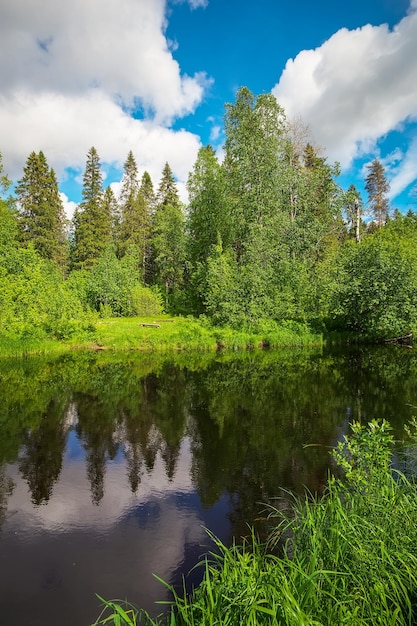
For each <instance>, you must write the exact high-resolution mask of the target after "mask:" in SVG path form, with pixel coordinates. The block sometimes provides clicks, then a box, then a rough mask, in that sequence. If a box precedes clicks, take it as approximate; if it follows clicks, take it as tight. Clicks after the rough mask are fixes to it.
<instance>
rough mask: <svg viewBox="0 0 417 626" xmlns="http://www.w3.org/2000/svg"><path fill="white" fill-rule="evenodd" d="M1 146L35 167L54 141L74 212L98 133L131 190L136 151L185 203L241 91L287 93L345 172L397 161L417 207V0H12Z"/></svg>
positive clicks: (1, 29)
mask: <svg viewBox="0 0 417 626" xmlns="http://www.w3.org/2000/svg"><path fill="white" fill-rule="evenodd" d="M0 41H1V42H2V53H1V55H0V85H1V88H0V152H1V153H2V155H3V164H4V169H5V171H6V173H7V174H8V175H9V176H10V178H11V179H12V180H13V181H17V180H18V179H19V178H21V176H22V173H23V167H24V164H25V162H26V159H27V157H28V155H29V154H30V153H31V152H32V151H33V150H34V151H36V152H37V151H39V150H43V152H44V153H45V156H46V158H47V161H48V163H49V165H50V166H51V167H53V168H54V169H55V171H56V173H57V176H58V180H59V186H60V191H61V195H62V199H63V202H64V206H65V209H66V211H67V214H68V215H69V216H71V215H72V214H73V211H74V208H75V205H76V203H78V202H79V201H80V200H81V190H82V175H83V171H84V168H85V162H86V155H87V152H88V150H89V149H90V147H91V146H95V148H96V149H97V151H98V154H99V156H100V159H101V163H102V170H103V178H104V186H107V185H108V184H112V185H113V187H114V189H115V191H116V192H117V188H118V182H119V181H120V179H121V176H122V173H123V163H124V162H125V160H126V157H127V154H128V152H129V151H130V150H132V152H133V154H134V156H135V159H136V162H137V164H138V168H139V173H140V175H141V174H142V173H143V172H144V171H145V170H146V171H148V172H149V173H150V175H151V177H152V180H153V182H154V186H155V187H156V188H157V186H158V184H159V181H160V177H161V173H162V169H163V167H164V164H165V162H168V163H169V164H170V166H171V169H172V171H173V173H174V176H175V178H176V180H177V185H178V189H179V191H180V195H181V198H182V199H183V201H184V202H186V201H187V193H186V181H187V177H188V174H189V172H190V171H191V170H192V168H193V165H194V163H195V159H196V156H197V152H198V149H199V148H200V147H201V146H202V145H206V144H207V143H210V144H211V145H212V146H213V147H214V148H215V149H216V150H217V151H218V154H219V155H221V154H222V145H223V142H224V132H223V115H224V105H225V103H226V102H234V100H235V95H236V91H237V89H238V88H239V87H241V86H246V87H248V88H249V89H250V90H251V91H252V92H253V93H254V94H255V95H258V94H260V93H269V92H272V93H273V94H274V95H275V96H276V98H277V100H278V102H279V103H280V104H281V105H282V106H283V107H284V109H285V112H286V115H287V117H288V118H289V119H296V118H301V119H302V121H303V122H304V123H305V124H307V125H308V127H309V129H310V132H311V135H312V138H314V143H315V144H316V145H318V146H320V148H321V149H322V151H323V154H324V155H325V156H327V158H328V161H329V162H330V163H333V162H335V161H338V162H339V163H340V165H341V171H342V173H341V176H340V178H339V180H338V182H339V183H340V185H341V186H342V187H343V188H344V189H347V188H348V187H349V185H350V184H351V183H354V184H355V185H356V186H357V187H358V189H360V190H362V192H363V200H364V202H366V200H367V197H366V192H364V191H363V186H364V178H365V177H366V174H367V172H368V170H367V169H366V166H367V165H368V164H369V163H370V162H372V160H374V159H375V158H378V159H380V160H381V161H382V163H383V165H384V167H385V172H386V176H387V178H388V180H389V182H390V186H391V190H390V199H391V205H392V207H393V208H395V207H396V208H399V209H400V210H401V211H403V212H405V211H407V210H408V209H410V208H412V209H414V210H417V199H413V196H412V195H410V191H411V189H412V188H413V186H414V185H415V184H416V183H417V62H416V59H417V0H350V2H349V3H347V2H341V3H339V2H335V1H334V0H316V1H315V2H311V0H298V1H297V2H294V1H293V0H256V1H253V0H247V1H245V2H244V1H242V0H72V1H71V2H63V1H62V0H61V1H59V0H31V2H27V0H0Z"/></svg>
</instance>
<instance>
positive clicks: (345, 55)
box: [272, 0, 417, 189]
mask: <svg viewBox="0 0 417 626" xmlns="http://www.w3.org/2000/svg"><path fill="white" fill-rule="evenodd" d="M416 57H417V1H416V0H413V2H412V3H411V4H410V9H409V12H408V14H407V16H406V17H404V18H403V19H402V20H401V21H400V22H399V23H398V24H397V25H396V26H395V28H394V29H393V30H390V29H389V28H388V26H387V25H386V24H383V25H380V26H371V25H366V26H364V27H362V28H358V29H356V30H347V29H346V28H343V29H341V30H339V31H338V32H337V33H335V34H334V35H333V36H332V37H331V38H330V39H328V40H327V41H326V42H325V43H323V45H322V46H320V47H319V48H316V49H315V50H304V51H302V52H300V53H299V54H298V55H297V56H296V58H295V59H290V60H289V61H288V62H287V64H286V67H285V69H284V71H283V73H282V75H281V77H280V80H279V82H278V83H277V84H276V85H275V87H274V88H273V90H272V92H273V94H274V95H275V96H276V97H277V99H278V101H279V102H280V103H281V104H282V105H283V106H284V108H285V109H286V111H287V114H289V115H290V116H293V115H301V117H302V118H303V120H304V121H305V122H306V123H307V124H308V125H309V126H310V127H311V129H312V131H313V134H314V136H315V138H316V140H317V142H318V143H319V144H320V145H321V146H323V147H324V148H325V149H326V152H327V154H328V155H329V157H330V158H331V159H334V160H338V161H340V162H341V164H342V166H343V167H348V166H349V165H350V164H351V163H352V161H353V160H354V159H355V158H356V157H358V156H361V155H363V154H366V153H369V151H371V150H372V149H373V148H375V145H376V142H377V141H378V139H380V138H382V137H384V136H385V135H386V134H387V133H388V132H389V131H390V130H392V129H395V128H398V127H399V125H400V124H401V123H402V122H404V121H413V120H416V119H417V91H416V90H415V89H414V85H415V84H416V83H417V64H416V62H415V59H416ZM416 173H417V172H416V170H414V176H415V175H416ZM399 187H400V186H398V189H399Z"/></svg>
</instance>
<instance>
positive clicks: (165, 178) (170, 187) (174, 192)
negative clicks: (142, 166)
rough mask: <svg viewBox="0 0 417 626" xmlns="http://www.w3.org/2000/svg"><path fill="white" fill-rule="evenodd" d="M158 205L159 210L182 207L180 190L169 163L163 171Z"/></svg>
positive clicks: (157, 198)
mask: <svg viewBox="0 0 417 626" xmlns="http://www.w3.org/2000/svg"><path fill="white" fill-rule="evenodd" d="M156 205H157V209H160V208H162V207H166V206H172V207H179V206H180V198H179V194H178V189H177V186H176V184H175V178H174V175H173V173H172V170H171V167H170V166H169V163H165V166H164V169H163V170H162V178H161V182H160V184H159V187H158V193H157V196H156Z"/></svg>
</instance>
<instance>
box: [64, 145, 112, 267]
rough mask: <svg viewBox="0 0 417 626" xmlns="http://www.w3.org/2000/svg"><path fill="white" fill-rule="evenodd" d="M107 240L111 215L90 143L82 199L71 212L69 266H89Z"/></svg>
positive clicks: (109, 234)
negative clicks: (70, 260) (71, 230)
mask: <svg viewBox="0 0 417 626" xmlns="http://www.w3.org/2000/svg"><path fill="white" fill-rule="evenodd" d="M110 240H111V215H110V211H109V208H108V206H107V205H106V203H105V202H103V187H102V175H101V165H100V158H99V156H98V153H97V150H96V149H95V148H94V147H92V148H90V150H89V152H88V153H87V162H86V167H85V171H84V177H83V191H82V202H81V204H80V205H79V206H78V207H77V209H76V211H75V215H74V250H73V267H74V268H75V269H89V268H90V267H92V266H93V265H95V264H96V263H97V261H98V259H99V258H100V256H101V254H102V252H103V250H104V248H105V247H106V245H107V244H108V243H109V241H110Z"/></svg>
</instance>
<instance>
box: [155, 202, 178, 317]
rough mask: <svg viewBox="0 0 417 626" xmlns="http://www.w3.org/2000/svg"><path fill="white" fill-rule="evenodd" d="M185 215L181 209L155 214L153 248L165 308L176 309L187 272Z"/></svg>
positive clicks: (159, 210) (161, 209) (167, 207)
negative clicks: (176, 299)
mask: <svg viewBox="0 0 417 626" xmlns="http://www.w3.org/2000/svg"><path fill="white" fill-rule="evenodd" d="M184 221H185V218H184V214H183V212H182V210H181V207H179V206H172V205H169V204H167V205H166V206H165V205H163V206H162V207H161V208H159V209H158V211H157V212H156V215H155V218H154V223H153V231H152V248H153V258H154V262H155V268H156V284H158V285H159V286H160V288H161V289H162V290H163V291H164V293H165V307H166V308H167V309H169V308H170V306H171V307H173V305H175V298H176V296H177V295H178V291H179V289H180V287H181V286H182V284H183V280H184V271H185V233H184Z"/></svg>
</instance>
